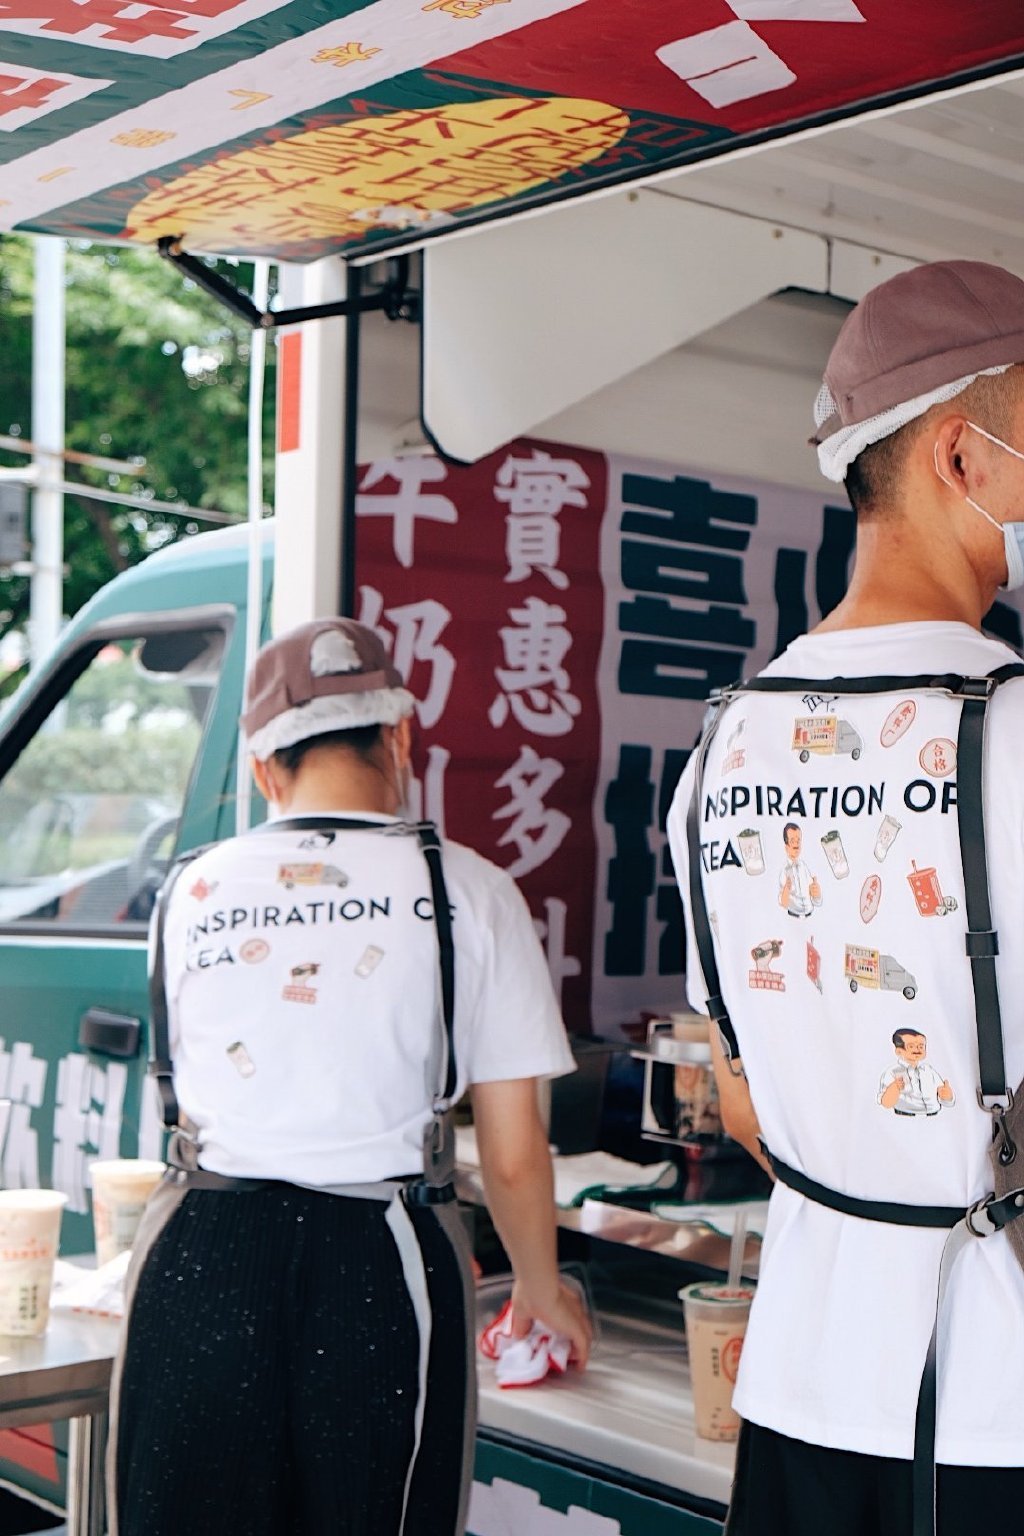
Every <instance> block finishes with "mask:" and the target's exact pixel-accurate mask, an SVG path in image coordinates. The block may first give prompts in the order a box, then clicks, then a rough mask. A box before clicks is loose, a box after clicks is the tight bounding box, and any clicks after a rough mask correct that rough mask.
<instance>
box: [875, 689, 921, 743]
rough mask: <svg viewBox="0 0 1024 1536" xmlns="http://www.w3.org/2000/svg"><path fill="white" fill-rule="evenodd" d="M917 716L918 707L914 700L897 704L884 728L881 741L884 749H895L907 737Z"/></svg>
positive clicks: (887, 717) (888, 716)
mask: <svg viewBox="0 0 1024 1536" xmlns="http://www.w3.org/2000/svg"><path fill="white" fill-rule="evenodd" d="M916 715H917V705H916V704H915V703H914V701H913V699H904V701H903V703H902V704H897V705H896V708H895V709H894V710H893V711H892V713H891V714H889V715H887V716H886V721H885V724H884V725H883V726H882V734H881V736H880V737H879V740H880V741H881V743H882V746H883V747H894V746H895V745H896V743H897V742H898V741H899V739H900V737H901V736H905V735H906V734H907V732H908V731H909V730H910V727H911V726H912V725H913V723H914V719H915V717H916Z"/></svg>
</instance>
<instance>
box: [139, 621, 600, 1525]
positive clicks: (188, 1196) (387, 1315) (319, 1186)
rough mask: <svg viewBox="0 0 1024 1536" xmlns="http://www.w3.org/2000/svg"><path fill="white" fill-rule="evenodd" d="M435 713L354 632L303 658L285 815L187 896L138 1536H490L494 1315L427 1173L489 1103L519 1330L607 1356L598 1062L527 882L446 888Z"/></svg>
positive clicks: (281, 761) (285, 697)
mask: <svg viewBox="0 0 1024 1536" xmlns="http://www.w3.org/2000/svg"><path fill="white" fill-rule="evenodd" d="M412 708H413V700H412V696H411V695H410V694H409V693H408V692H407V691H406V689H405V688H404V687H403V686H402V679H401V676H400V674H399V673H398V672H397V671H396V670H395V668H394V667H393V666H392V665H391V663H390V660H389V659H388V657H387V654H386V652H385V651H384V649H383V647H382V646H381V644H380V641H379V640H378V639H377V637H376V636H375V635H374V634H373V632H372V631H370V630H368V629H366V628H364V627H363V626H361V625H359V624H356V623H354V622H353V621H351V620H347V619H327V620H322V621H317V622H314V623H311V624H306V625H303V626H301V627H299V628H298V629H296V630H293V631H291V632H290V633H289V634H287V635H285V636H282V637H281V638H279V639H277V640H274V641H271V642H270V644H269V645H267V646H265V647H264V649H263V650H262V651H261V652H260V654H259V656H258V657H257V658H256V662H255V664H254V666H253V669H252V673H251V676H250V678H249V680H248V686H247V709H246V713H245V716H244V726H245V730H246V735H247V738H248V743H249V747H250V751H251V753H252V756H253V773H254V777H255V780H256V783H257V785H258V787H259V789H260V791H261V792H262V794H263V795H264V796H265V798H266V799H267V801H268V802H269V803H270V806H271V812H272V815H271V819H270V821H269V823H268V824H267V825H266V826H265V827H261V828H259V829H256V830H255V831H253V832H250V833H248V834H246V835H244V836H242V837H238V838H234V839H232V840H230V841H228V842H226V843H222V844H220V845H218V846H216V847H214V848H211V849H209V850H208V851H206V852H205V853H202V854H201V855H200V856H199V857H198V858H196V859H195V860H194V861H193V862H191V863H189V864H188V865H187V866H186V867H185V868H184V869H183V870H182V871H181V872H180V873H179V874H178V876H177V879H176V880H175V881H174V883H173V886H172V885H170V883H169V886H168V888H167V890H166V891H165V897H164V902H163V907H164V914H163V918H162V919H161V920H159V921H158V922H157V923H156V924H155V925H154V970H155V977H154V980H155V982H156V984H157V988H158V989H159V983H160V981H161V979H162V981H163V986H164V990H163V994H162V996H163V998H165V999H166V1017H167V1021H168V1024H169V1034H170V1045H171V1056H172V1058H173V1063H174V1075H173V1085H172V1082H171V1078H170V1075H169V1071H170V1069H169V1064H161V1063H159V1062H158V1063H157V1067H158V1081H160V1082H161V1090H162V1094H163V1096H164V1099H165V1106H170V1107H171V1110H172V1113H173V1109H174V1107H175V1105H176V1104H177V1105H178V1106H180V1110H179V1115H180V1118H179V1120H178V1123H179V1124H180V1125H182V1126H183V1127H184V1128H185V1136H184V1137H182V1136H181V1135H179V1136H178V1137H176V1138H174V1139H173V1141H172V1160H174V1161H177V1163H178V1164H179V1166H180V1167H182V1168H184V1169H188V1168H190V1169H191V1171H190V1172H186V1171H181V1172H178V1173H171V1174H170V1175H169V1176H168V1179H167V1180H166V1181H165V1182H164V1184H163V1185H162V1186H161V1188H160V1190H159V1191H158V1193H157V1195H156V1196H155V1197H154V1200H153V1202H152V1203H151V1205H150V1208H149V1210H148V1211H147V1214H146V1220H145V1224H144V1231H143V1233H142V1234H140V1242H139V1245H138V1246H137V1250H136V1253H135V1256H134V1258H133V1268H132V1274H131V1277H130V1282H129V1312H128V1319H127V1327H126V1334H125V1341H124V1345H123V1350H122V1356H121V1359H120V1360H119V1363H118V1367H117V1371H116V1374H115V1382H114V1387H113V1392H112V1413H113V1415H114V1420H115V1433H114V1435H113V1438H112V1454H111V1460H110V1471H111V1484H112V1503H113V1507H114V1522H113V1524H112V1527H111V1529H112V1536H164V1533H166V1536H170V1533H172V1532H174V1533H176V1536H177V1533H180V1532H181V1531H183V1530H188V1531H192V1532H198V1533H205V1532H209V1533H210V1536H214V1533H216V1536H271V1533H274V1536H277V1533H283V1532H288V1533H296V1536H304V1533H308V1536H325V1533H328V1532H330V1533H332V1536H335V1533H337V1536H457V1533H459V1532H461V1531H462V1530H463V1523H464V1518H465V1503H466V1491H467V1487H468V1481H469V1477H470V1473H471V1462H472V1456H471V1448H472V1436H473V1429H474V1414H473V1406H474V1404H473V1389H472V1371H473V1343H472V1332H473V1315H472V1297H471V1294H470V1293H469V1292H468V1290H467V1284H466V1275H467V1266H466V1255H465V1253H464V1251H463V1248H464V1240H463V1239H462V1234H461V1229H460V1224H459V1219H458V1215H457V1211H456V1209H455V1207H454V1205H452V1204H450V1203H445V1202H446V1198H447V1197H448V1196H449V1195H450V1189H446V1188H445V1181H446V1170H445V1168H444V1164H443V1154H439V1155H438V1156H436V1157H435V1156H428V1157H427V1166H426V1167H425V1162H424V1146H425V1144H427V1145H428V1146H430V1145H433V1144H435V1143H436V1142H437V1141H438V1139H439V1136H440V1131H441V1128H442V1125H443V1121H442V1118H441V1117H440V1114H439V1110H440V1109H441V1108H443V1107H444V1105H445V1104H446V1103H447V1102H448V1101H449V1100H451V1099H453V1098H454V1097H457V1096H458V1095H459V1093H461V1091H462V1089H463V1088H464V1087H465V1086H466V1085H469V1086H471V1088H472V1095H473V1109H474V1118H475V1122H476V1130H477V1139H478V1144H479V1149H480V1157H481V1163H482V1167H483V1173H484V1182H485V1187H486V1190H487V1196H488V1201H489V1204H490V1207H491V1212H492V1215H493V1217H494V1220H495V1224H496V1226H497V1228H498V1231H499V1233H500V1235H501V1237H502V1239H503V1241H504V1243H505V1246H506V1248H507V1251H508V1254H509V1257H510V1259H511V1261H512V1265H513V1269H514V1272H515V1290H514V1298H513V1299H514V1315H515V1321H516V1330H517V1332H518V1333H519V1334H525V1333H526V1332H528V1331H529V1329H530V1327H531V1326H532V1323H533V1321H534V1319H541V1320H543V1322H544V1323H545V1325H546V1326H547V1327H548V1328H550V1329H552V1330H554V1331H556V1332H558V1333H562V1334H565V1335H567V1336H568V1337H569V1338H570V1339H571V1340H572V1346H573V1353H574V1356H575V1358H576V1359H577V1361H578V1362H579V1363H580V1364H583V1363H585V1361H586V1356H587V1350H588V1346H589V1328H588V1324H587V1320H586V1318H585V1315H584V1313H583V1310H582V1308H581V1306H580V1303H579V1301H578V1299H577V1298H576V1297H575V1296H574V1294H573V1293H572V1292H571V1291H569V1290H567V1289H566V1288H565V1287H563V1286H562V1285H561V1284H560V1281H559V1276H558V1270H557V1265H556V1253H555V1226H554V1206H553V1199H552V1177H551V1164H550V1157H549V1154H548V1147H547V1141H546V1137H545V1134H544V1130H543V1127H542V1125H541V1122H540V1119H539V1116H538V1113H537V1091H536V1087H537V1079H538V1078H543V1077H548V1076H553V1075H557V1074H560V1073H563V1072H566V1071H569V1070H571V1068H572V1065H573V1062H572V1056H571V1053H570V1051H569V1049H568V1045H567V1043H566V1039H565V1034H564V1030H563V1027H562V1023H561V1020H560V1018H559V1016H558V1011H557V1008H556V1005H555V1001H554V997H553V994H552V990H551V986H550V981H549V978H548V974H547V968H546V965H545V962H544V957H543V954H542V952H541V949H540V946H539V944H538V941H537V938H536V935H535V933H534V931H533V926H532V923H531V920H530V916H529V912H528V910H527V907H526V904H525V902H524V901H523V899H522V897H521V895H520V894H519V892H518V891H517V889H516V887H515V885H514V884H513V882H512V880H511V879H510V878H509V877H508V876H507V875H506V874H505V873H504V872H503V871H501V870H499V869H497V868H496V867H495V866H494V865H491V864H489V863H488V862H487V861H486V860H484V859H482V858H480V857H478V856H477V855H476V854H474V853H472V852H470V850H469V849H466V848H463V847H460V846H458V845H457V844H450V843H445V844H444V845H443V861H442V865H443V868H442V874H441V879H440V883H439V874H438V868H437V858H436V855H435V854H434V853H430V854H429V855H428V856H426V857H425V853H424V850H423V848H422V847H421V842H420V840H419V839H418V838H417V835H416V833H415V829H414V828H410V827H409V826H407V824H406V823H404V822H402V821H400V820H399V819H398V812H399V811H400V809H401V807H402V805H403V803H404V800H405V790H406V784H407V780H408V776H409V759H410V743H411V729H410V715H411V713H412ZM426 841H429V839H427V840H426ZM445 885H446V887H447V896H446V897H445V896H444V895H443V894H442V891H443V890H444V887H445ZM438 912H439V913H440V919H438V918H437V916H436V913H438ZM446 912H450V914H451V916H450V922H449V923H448V924H446V923H445V914H446ZM446 928H447V929H448V930H449V931H450V934H451V936H452V937H453V939H454V1006H452V1004H451V999H450V996H449V989H448V987H447V986H446V985H445V984H444V981H443V979H442V985H441V987H440V988H439V987H438V984H437V979H438V975H439V954H440V955H441V956H442V957H443V955H444V953H445V945H446ZM448 952H449V954H450V950H449V951H448ZM440 972H441V975H442V978H443V975H444V964H443V961H442V964H441V966H440ZM439 994H443V995H439ZM161 1004H162V998H161V996H160V995H159V991H158V994H157V996H156V998H155V1002H154V1038H155V1039H156V1040H157V1046H158V1048H157V1051H156V1054H157V1056H158V1057H159V1056H161V1055H163V1054H164V1052H163V1051H162V1050H161V1049H160V1048H159V1034H160V1030H159V1028H158V1019H159V1015H160V1013H161ZM446 1016H447V1018H446ZM446 1022H447V1023H448V1024H449V1025H450V1028H451V1031H452V1043H451V1045H449V1044H448V1043H447V1042H446ZM452 1056H454V1068H452V1067H451V1066H450V1063H451V1058H452ZM161 1074H162V1075H161ZM174 1149H176V1151H175V1150H174Z"/></svg>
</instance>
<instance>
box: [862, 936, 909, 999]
mask: <svg viewBox="0 0 1024 1536" xmlns="http://www.w3.org/2000/svg"><path fill="white" fill-rule="evenodd" d="M844 969H845V972H846V979H847V981H848V982H849V983H850V991H851V992H856V991H857V989H858V987H867V989H868V990H869V991H871V992H902V993H903V996H904V997H906V998H914V997H916V996H917V982H916V980H915V978H914V977H913V976H912V975H911V974H910V972H909V971H907V970H904V968H903V966H902V965H900V963H899V961H898V960H894V959H893V957H892V955H883V954H882V953H881V952H880V951H879V950H877V949H868V948H867V947H866V946H865V945H863V944H847V946H846V954H845V959H844Z"/></svg>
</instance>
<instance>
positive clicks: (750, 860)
mask: <svg viewBox="0 0 1024 1536" xmlns="http://www.w3.org/2000/svg"><path fill="white" fill-rule="evenodd" d="M736 841H737V842H738V843H739V845H740V858H741V859H742V860H743V868H744V869H745V870H746V872H747V874H748V875H763V874H764V848H763V847H762V846H761V834H760V832H755V831H754V829H753V827H747V829H746V831H744V832H741V833H740V835H739V836H738V837H737V839H736Z"/></svg>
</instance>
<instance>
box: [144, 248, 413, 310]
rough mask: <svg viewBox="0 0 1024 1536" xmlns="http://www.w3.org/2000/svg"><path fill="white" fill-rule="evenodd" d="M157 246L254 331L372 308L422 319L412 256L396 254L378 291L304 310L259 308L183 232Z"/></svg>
mask: <svg viewBox="0 0 1024 1536" xmlns="http://www.w3.org/2000/svg"><path fill="white" fill-rule="evenodd" d="M156 248H157V250H158V251H159V253H160V255H161V256H162V257H163V258H164V260H165V261H169V262H171V263H172V264H173V265H174V266H176V267H177V268H178V270H179V271H180V272H183V273H185V275H186V276H187V277H190V278H191V279H192V281H193V282H194V283H195V284H196V285H197V287H199V288H202V289H203V290H204V292H206V293H208V294H211V295H212V297H213V298H215V299H216V300H217V301H218V302H219V303H221V304H223V305H224V306H225V308H227V309H230V310H231V312H232V313H233V314H235V315H237V316H238V318H239V319H240V320H244V321H245V323H246V325H251V326H252V328H253V330H264V331H272V330H276V329H277V327H278V326H282V325H300V324H302V322H303V321H305V320H330V319H333V318H335V317H337V316H340V317H345V316H348V315H355V314H360V315H365V314H368V313H369V312H370V311H371V310H382V311H383V313H384V314H385V315H387V317H388V319H389V320H418V319H419V294H418V293H417V292H416V290H415V289H413V288H410V287H409V258H408V256H395V257H394V258H392V262H391V276H390V277H389V278H388V281H387V282H386V283H385V284H384V286H383V288H379V289H378V290H377V291H376V292H371V293H363V292H362V291H361V290H360V292H359V296H358V297H357V298H347V299H337V300H335V301H334V302H333V303H331V304H310V305H307V306H306V307H305V308H301V309H274V310H269V309H268V310H262V309H257V307H256V305H255V304H254V303H253V302H252V300H251V299H250V298H249V297H248V295H247V294H244V293H243V292H242V291H241V289H240V288H236V287H235V285H234V283H231V282H229V281H228V279H227V278H226V277H222V276H221V274H220V273H219V272H217V271H215V270H214V269H213V268H212V267H208V266H207V265H206V263H205V262H204V261H200V260H199V258H198V256H190V255H189V253H188V251H186V250H183V249H182V244H181V237H180V236H179V235H162V236H161V237H160V239H159V240H158V241H157V243H156Z"/></svg>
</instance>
